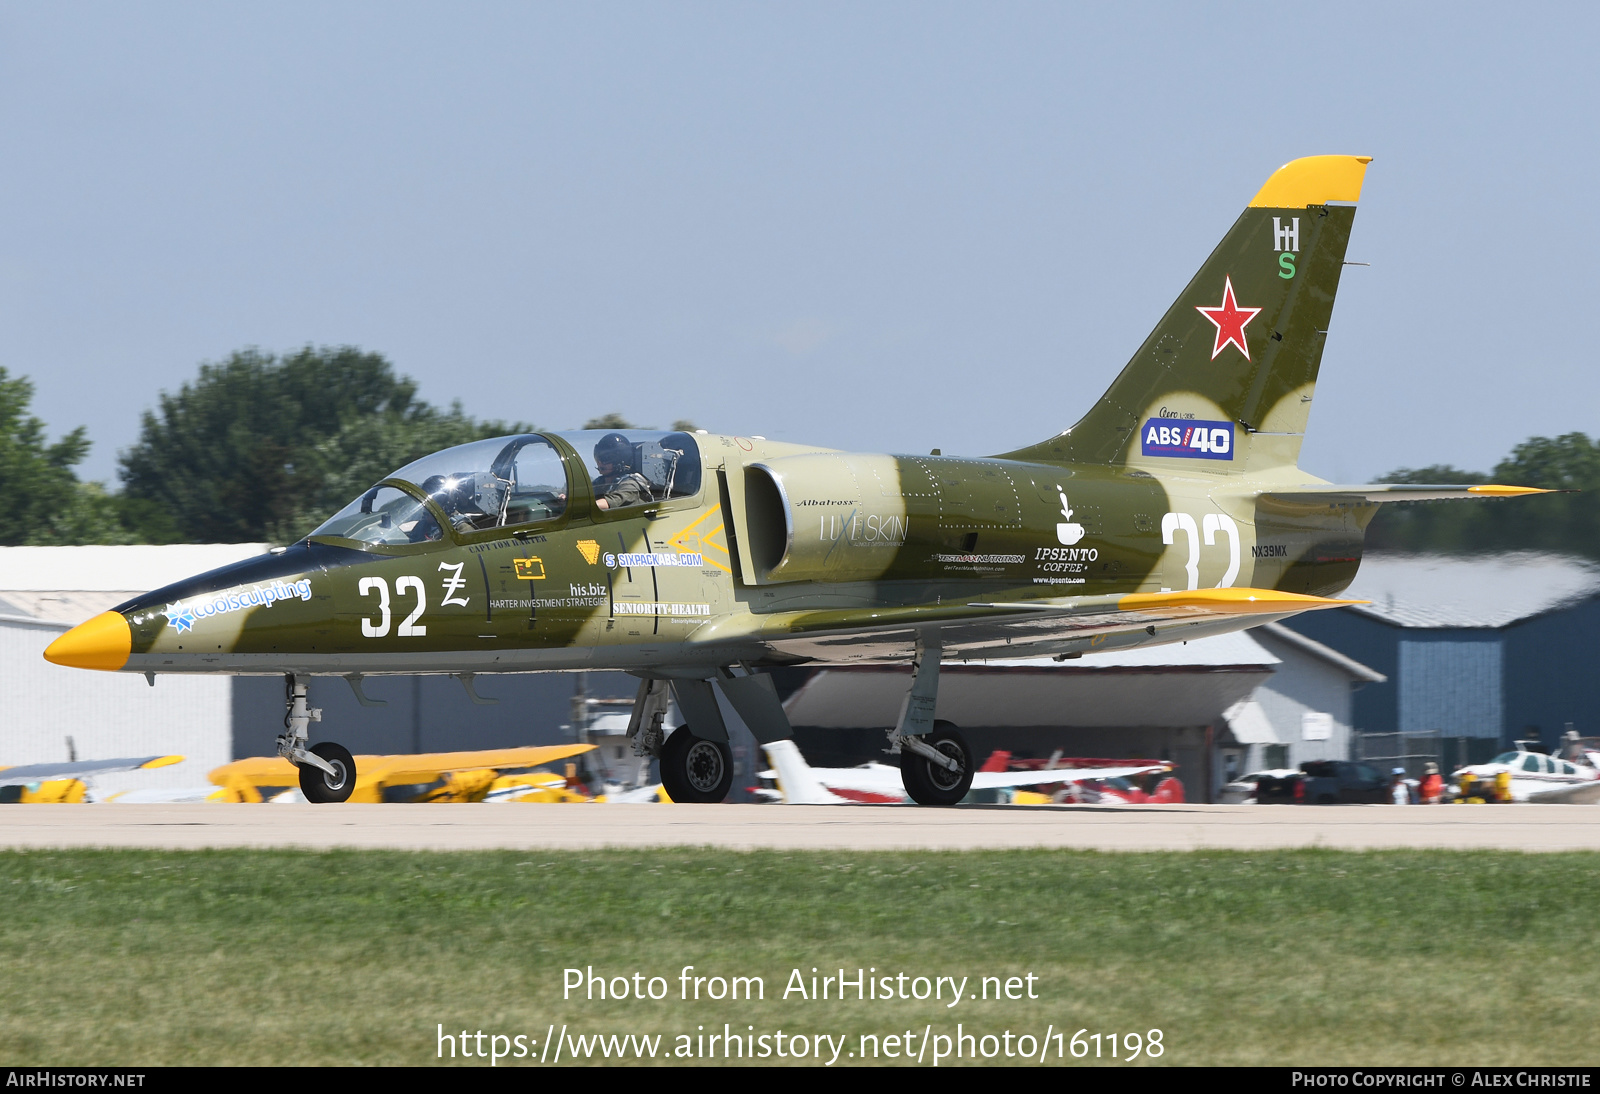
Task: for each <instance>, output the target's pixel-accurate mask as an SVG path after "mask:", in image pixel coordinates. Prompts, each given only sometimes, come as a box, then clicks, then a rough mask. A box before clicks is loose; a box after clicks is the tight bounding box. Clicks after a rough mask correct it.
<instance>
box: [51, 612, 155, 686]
mask: <svg viewBox="0 0 1600 1094" xmlns="http://www.w3.org/2000/svg"><path fill="white" fill-rule="evenodd" d="M132 652H133V632H132V631H130V630H129V629H128V621H127V620H126V619H124V618H122V616H121V615H120V614H119V613H117V612H101V613H100V614H99V615H97V616H95V617H94V618H93V619H90V620H88V621H86V622H83V623H79V624H78V625H77V626H76V627H73V628H72V629H71V630H70V631H68V632H67V633H66V634H64V635H62V636H61V637H60V638H57V639H56V640H55V641H54V642H52V643H50V645H49V646H47V647H46V648H45V651H44V659H45V660H46V661H49V662H50V663H51V664H52V665H65V666H66V667H68V668H74V669H100V670H101V671H104V672H115V671H116V670H117V669H120V668H122V666H124V665H126V664H127V663H128V655H129V654H130V653H132Z"/></svg>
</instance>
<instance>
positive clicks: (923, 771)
mask: <svg viewBox="0 0 1600 1094" xmlns="http://www.w3.org/2000/svg"><path fill="white" fill-rule="evenodd" d="M923 740H924V741H926V742H927V743H928V744H930V745H932V746H933V747H934V748H936V749H938V750H939V751H940V752H943V753H944V754H945V755H946V756H949V757H950V758H951V759H953V760H955V761H956V762H957V763H959V764H960V765H961V770H960V772H953V771H950V770H948V769H946V768H943V767H939V766H937V765H935V764H933V763H932V762H930V761H928V760H926V759H924V758H923V757H921V756H918V755H917V754H916V753H915V752H908V751H906V750H904V749H902V750H901V752H900V782H901V784H902V785H904V786H905V788H906V793H907V794H908V795H910V797H911V800H912V801H914V802H916V803H917V804H918V805H955V804H956V803H957V802H959V801H960V800H961V799H962V798H964V797H966V796H967V791H969V790H971V789H972V775H973V772H974V769H975V765H974V764H973V762H972V750H971V749H970V748H968V747H967V741H966V738H965V737H963V736H961V734H960V733H958V732H957V731H956V727H955V726H953V725H951V724H950V723H949V722H935V723H934V724H933V732H932V733H930V734H928V735H927V736H926V737H924V738H923Z"/></svg>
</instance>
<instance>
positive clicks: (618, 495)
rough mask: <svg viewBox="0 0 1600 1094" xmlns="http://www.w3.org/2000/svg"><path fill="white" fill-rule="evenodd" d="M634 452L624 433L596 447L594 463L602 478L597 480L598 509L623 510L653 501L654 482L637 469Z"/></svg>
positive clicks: (603, 440) (607, 439) (608, 436)
mask: <svg viewBox="0 0 1600 1094" xmlns="http://www.w3.org/2000/svg"><path fill="white" fill-rule="evenodd" d="M633 457H634V448H633V445H631V444H629V443H628V438H627V437H624V436H623V435H622V434H621V433H607V434H606V435H605V436H604V437H601V438H600V440H599V443H597V444H596V445H595V446H594V462H595V466H596V467H597V468H598V469H599V471H600V475H599V477H598V478H596V479H595V480H594V492H595V505H596V506H597V507H598V508H601V509H619V508H621V507H623V506H625V505H638V504H639V503H640V502H646V501H653V500H654V499H655V495H654V494H653V493H652V492H651V489H650V480H649V479H647V478H645V477H644V476H643V475H641V474H639V472H638V470H637V469H636V468H635V467H634V466H633Z"/></svg>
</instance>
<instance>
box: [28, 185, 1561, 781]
mask: <svg viewBox="0 0 1600 1094" xmlns="http://www.w3.org/2000/svg"><path fill="white" fill-rule="evenodd" d="M1368 161H1369V157H1366V156H1314V157H1310V158H1307V159H1299V160H1295V161H1293V162H1291V163H1289V164H1287V165H1285V166H1284V167H1282V168H1280V169H1279V170H1278V171H1276V172H1274V173H1273V174H1272V176H1271V177H1270V178H1268V180H1267V182H1266V184H1265V185H1264V186H1263V187H1262V188H1261V190H1260V191H1259V192H1258V193H1257V194H1256V195H1255V197H1254V198H1253V199H1252V200H1251V201H1250V203H1249V205H1248V207H1247V208H1246V209H1245V210H1244V212H1243V213H1242V214H1241V215H1240V217H1239V219H1238V220H1237V221H1236V222H1235V223H1234V225H1233V227H1232V228H1230V229H1229V230H1228V232H1227V234H1226V235H1225V236H1224V237H1223V239H1222V242H1221V243H1220V244H1218V246H1217V248H1216V250H1214V251H1213V252H1212V253H1211V255H1210V257H1209V258H1207V259H1206V260H1205V262H1204V263H1203V264H1202V265H1201V267H1200V271H1199V272H1198V273H1197V274H1196V275H1195V277H1194V279H1193V280H1192V281H1190V282H1189V284H1188V286H1187V287H1185V288H1184V290H1183V291H1182V292H1181V293H1180V294H1179V296H1178V298H1177V300H1176V301H1174V303H1173V304H1172V306H1171V307H1170V308H1169V309H1168V311H1167V313H1166V314H1165V316H1163V318H1162V319H1161V321H1160V322H1159V323H1158V324H1157V325H1156V327H1155V329H1154V330H1153V331H1152V332H1151V333H1150V335H1149V337H1148V338H1146V339H1145V341H1144V343H1143V344H1142V345H1141V346H1140V347H1139V348H1138V350H1137V351H1136V352H1135V353H1134V355H1133V358H1132V359H1131V360H1130V361H1129V362H1128V364H1127V366H1126V367H1124V368H1123V370H1122V372H1121V373H1120V374H1119V375H1118V376H1117V377H1116V379H1115V380H1114V381H1113V382H1112V384H1111V387H1110V389H1109V390H1108V391H1107V392H1106V393H1105V395H1104V396H1103V397H1102V398H1101V399H1100V401H1099V402H1098V403H1096V404H1095V405H1094V406H1093V407H1091V408H1090V409H1089V411H1088V413H1087V414H1085V415H1084V416H1083V417H1082V418H1081V419H1080V420H1079V421H1078V423H1077V424H1076V425H1074V426H1072V427H1071V428H1070V429H1065V430H1063V431H1062V432H1061V433H1059V434H1057V435H1056V436H1054V437H1051V438H1049V439H1047V440H1044V441H1040V442H1039V443H1037V444H1029V445H1025V446H1023V447H1021V448H1017V449H1014V450H1012V451H1009V452H1003V453H1000V454H998V455H995V456H990V457H985V458H979V459H966V458H956V457H951V456H944V455H941V454H940V453H939V451H938V450H935V451H934V452H933V453H932V454H930V455H926V456H919V455H881V454H871V453H861V452H841V451H835V450H831V449H825V448H815V447H807V446H804V445H798V444H780V443H777V442H773V441H768V440H764V439H762V438H761V437H755V436H736V435H726V436H723V435H712V434H707V433H703V432H695V433H687V432H672V433H664V432H655V431H649V430H626V431H613V432H611V433H601V432H573V433H528V434H524V435H520V436H515V437H502V438H498V439H495V440H486V441H479V442H476V443H473V444H469V445H463V446H460V447H457V448H451V449H447V450H445V451H443V452H438V453H435V454H434V455H431V456H427V457H425V458H423V459H420V460H417V461H415V462H414V463H411V464H408V465H407V466H405V467H402V468H400V469H399V470H397V471H396V472H395V473H394V474H393V475H392V476H390V477H389V478H386V479H384V480H383V481H382V482H380V483H378V484H377V485H375V486H373V487H372V488H371V489H369V490H367V491H365V492H364V493H362V494H361V495H360V496H359V497H357V498H356V499H355V500H353V501H351V502H350V504H349V505H348V506H346V507H345V508H344V509H342V510H340V511H339V512H338V513H337V514H335V515H334V516H332V517H331V518H329V519H328V520H327V521H326V522H325V523H323V524H322V525H321V526H320V527H318V528H317V529H316V530H314V531H313V532H312V533H311V534H310V535H309V536H307V537H306V538H305V539H304V540H302V541H300V542H299V543H296V544H294V545H293V546H291V547H288V548H286V549H280V550H278V551H276V552H275V553H274V554H273V555H271V556H265V557H262V558H259V559H252V560H249V561H246V562H241V563H238V564H235V565H233V566H227V567H223V568H221V569H218V570H213V571H211V572H209V573H205V574H200V575H198V576H196V577H194V578H191V579H189V580H186V581H181V582H178V583H176V584H174V585H171V586H168V587H167V588H164V589H158V590H156V591H155V592H152V593H149V594H146V595H143V596H139V597H135V598H134V599H132V600H130V601H128V602H127V603H125V604H121V605H119V606H118V607H117V608H116V609H115V610H113V611H109V612H106V613H104V614H102V615H99V616H96V617H95V618H93V619H90V620H88V621H87V622H85V623H83V624H81V625H80V626H78V627H77V628H75V629H73V630H72V631H69V632H68V633H67V634H65V635H63V636H61V637H60V638H58V639H57V640H56V641H55V642H53V643H52V644H51V645H50V647H49V649H48V650H47V651H46V653H45V656H46V657H47V658H49V659H50V660H52V661H54V662H56V663H58V664H63V665H72V666H77V667H80V668H89V669H104V670H113V671H120V672H129V673H144V674H146V675H147V676H148V677H149V679H150V681H151V682H152V683H154V680H155V677H156V675H158V674H161V673H257V674H262V673H271V674H282V675H284V677H285V678H286V681H287V689H288V695H287V707H288V714H287V718H286V720H285V725H286V726H287V729H286V732H285V733H284V735H283V736H282V737H281V738H280V740H279V752H280V754H281V755H282V756H283V757H285V758H286V759H288V760H290V761H292V762H293V763H295V764H296V765H298V767H299V776H300V782H301V786H302V788H303V789H304V791H305V794H306V796H307V798H309V799H311V800H314V801H339V800H344V799H345V798H348V797H349V795H350V793H351V791H352V789H353V788H354V786H355V785H356V768H355V762H354V760H353V758H352V757H351V755H350V753H349V751H348V750H346V749H345V748H343V747H341V746H340V745H338V744H335V743H333V742H330V741H322V742H319V743H317V744H314V745H313V744H312V743H311V742H310V725H311V723H312V722H313V721H316V720H318V713H319V712H317V711H316V710H314V709H313V708H312V707H311V706H310V705H309V704H308V701H307V684H308V682H309V680H310V678H311V677H313V676H319V675H340V676H344V677H346V679H347V680H348V681H349V682H350V684H351V685H352V686H353V687H355V688H356V690H357V693H358V694H360V687H361V678H362V677H363V676H364V675H366V674H372V673H452V674H456V675H459V676H461V677H462V679H463V681H464V682H470V679H471V676H472V674H474V673H484V672H531V671H541V670H571V669H623V670H626V671H628V672H631V673H634V674H635V675H637V676H639V677H640V678H641V683H640V687H639V697H638V701H637V702H636V703H635V704H634V708H633V711H634V713H633V717H632V721H631V723H630V726H629V736H630V737H631V738H632V739H633V747H634V748H635V749H636V750H637V752H638V754H639V755H641V756H643V755H650V756H658V757H659V758H660V764H661V778H662V782H663V783H664V785H665V787H666V790H667V793H668V794H669V795H670V796H671V797H672V799H673V800H674V801H679V802H695V801H700V802H708V801H721V800H722V799H723V798H724V797H725V796H726V794H727V792H728V790H729V787H730V785H731V782H732V775H733V764H732V757H731V753H730V749H729V746H728V740H727V728H726V725H725V724H724V721H723V714H722V706H721V702H720V700H719V697H720V699H725V700H726V702H727V703H728V705H729V706H731V708H732V709H733V710H734V711H735V712H737V714H738V715H739V717H740V718H741V719H742V720H743V721H744V722H745V723H746V725H748V726H749V727H750V729H751V730H752V732H754V734H755V735H756V737H757V739H758V740H760V741H761V742H762V743H763V744H770V743H771V742H773V741H776V740H780V739H785V738H787V737H789V736H790V727H789V724H788V721H787V719H786V718H785V716H784V713H783V709H782V707H781V705H780V704H779V702H778V699H777V695H776V692H775V691H774V689H773V686H772V683H771V680H770V677H769V676H768V675H767V674H766V673H765V672H764V671H763V670H764V669H766V668H769V667H772V666H779V665H797V664H862V663H891V664H908V665H910V666H911V668H912V676H911V687H910V690H909V692H908V694H907V696H906V700H905V702H904V704H903V708H902V714H901V716H900V718H899V720H898V723H897V724H896V725H895V727H894V728H893V730H892V731H891V732H890V735H889V741H890V749H891V751H892V752H898V753H900V754H901V756H902V761H901V767H900V772H901V776H902V778H903V780H904V785H905V790H906V792H907V793H908V794H909V795H910V796H911V797H912V798H913V799H915V800H916V801H918V802H922V803H927V804H948V803H953V802H957V801H960V800H961V798H962V797H963V796H964V795H965V794H966V793H967V790H968V788H969V787H970V786H971V785H972V776H973V773H974V768H975V764H974V762H973V757H972V754H971V752H970V750H969V748H968V746H967V743H966V741H965V740H964V739H963V738H962V736H961V734H960V732H959V731H958V730H957V729H956V728H955V727H953V726H950V725H948V724H945V723H939V722H937V721H936V720H935V717H934V712H935V704H936V700H937V689H938V669H939V663H940V660H941V658H945V659H954V660H982V659H984V658H988V657H997V656H1005V657H1018V656H1045V655H1054V656H1058V657H1072V656H1076V655H1079V654H1083V653H1092V652H1094V651H1097V650H1107V649H1116V648H1126V647H1130V646H1140V645H1147V644H1152V643H1161V642H1174V641H1180V640H1187V639H1194V638H1201V637H1204V636H1206V635H1210V634H1216V633H1219V632H1223V631H1230V630H1237V629H1240V628H1244V627H1250V626H1255V625H1259V624H1262V623H1267V622H1271V621H1273V620H1277V619H1283V618H1285V617H1287V616H1290V615H1294V614H1296V613H1298V612H1303V611H1307V610H1311V609H1319V608H1330V607H1335V606H1337V605H1339V604H1342V603H1346V602H1345V601H1341V600H1338V599H1333V598H1334V597H1336V595H1337V594H1338V593H1339V592H1340V591H1341V590H1343V589H1344V588H1345V587H1346V586H1348V585H1349V583H1350V581H1351V579H1352V578H1353V577H1354V576H1355V573H1356V568H1357V566H1358V565H1359V563H1360V560H1361V551H1362V538H1363V533H1364V530H1365V528H1366V526H1367V523H1368V522H1369V521H1370V520H1371V518H1372V516H1373V514H1374V513H1375V512H1376V511H1377V510H1376V507H1377V505H1379V504H1380V503H1383V502H1391V501H1418V500H1427V499H1439V498H1484V497H1504V496H1508V495H1514V494H1527V493H1537V492H1539V491H1534V490H1530V489H1526V488H1520V487H1510V486H1494V485H1474V486H1460V485H1442V486H1424V485H1414V484H1407V485H1377V486H1375V485H1365V486H1338V485H1333V484H1330V483H1328V482H1325V481H1323V480H1321V479H1318V478H1315V477H1313V476H1311V475H1310V474H1308V473H1306V472H1305V471H1302V470H1301V469H1300V468H1299V467H1298V466H1297V461H1298V458H1299V453H1300V444H1301V440H1302V438H1303V436H1304V434H1305V429H1306V422H1307V418H1308V416H1309V414H1310V411H1311V405H1312V398H1313V396H1314V394H1315V391H1316V381H1317V373H1318V368H1319V366H1320V363H1321V360H1322V349H1323V343H1324V340H1325V339H1326V337H1327V334H1328V330H1329V321H1330V319H1331V317H1332V313H1333V301H1334V294H1335V292H1336V290H1337V289H1338V286H1339V279H1340V274H1341V273H1342V271H1343V267H1344V265H1345V246H1346V243H1347V242H1348V240H1349V238H1350V229H1351V225H1352V223H1353V222H1354V218H1355V204H1356V201H1357V199H1358V198H1359V197H1360V194H1361V185H1362V181H1363V179H1364V177H1365V173H1366V169H1367V163H1368ZM1179 197H1181V194H1174V198H1179ZM1083 375H1084V370H1082V369H1081V368H1080V369H1078V370H1077V371H1076V372H1074V373H1070V374H1069V373H1063V376H1062V380H1061V386H1062V388H1068V387H1069V386H1071V387H1076V386H1078V385H1080V384H1081V382H1082V379H1083ZM997 390H999V391H1002V392H1004V393H1005V397H1010V398H1015V397H1016V395H1017V394H1019V393H1016V392H1012V391H1008V390H1007V389H1006V388H1005V387H1004V385H1003V384H1002V385H1000V386H999V387H998V389H997ZM1060 394H1061V392H1059V391H1057V392H1048V393H1047V392H1040V391H1034V392H1029V393H1027V397H1029V398H1040V397H1059V395H1060ZM965 397H967V398H971V395H970V394H968V395H966V396H965ZM669 692H671V693H672V694H673V695H675V696H676V699H677V702H678V706H679V708H680V710H681V711H682V712H683V714H684V716H685V719H686V725H685V726H684V727H681V728H679V729H677V730H675V731H674V732H673V733H672V734H671V735H670V736H667V735H666V734H665V733H664V732H663V730H662V717H663V716H664V714H665V711H666V707H667V703H668V693H669Z"/></svg>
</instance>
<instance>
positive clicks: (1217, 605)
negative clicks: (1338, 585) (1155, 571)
mask: <svg viewBox="0 0 1600 1094" xmlns="http://www.w3.org/2000/svg"><path fill="white" fill-rule="evenodd" d="M1367 603H1370V601H1366V600H1333V599H1330V598H1328V597H1325V596H1307V595H1305V594H1304V593H1286V592H1282V591H1281V590H1278V589H1248V588H1246V589H1185V590H1182V591H1179V592H1170V593H1129V594H1128V595H1127V596H1125V597H1123V598H1122V599H1121V600H1119V601H1117V609H1118V610H1119V611H1125V612H1136V611H1140V610H1141V609H1155V610H1162V609H1171V608H1200V609H1210V610H1212V611H1220V612H1226V613H1228V614H1230V615H1258V614H1259V615H1265V614H1269V613H1273V612H1300V611H1309V610H1311V609H1313V608H1342V607H1344V606H1346V605H1348V604H1367Z"/></svg>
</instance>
